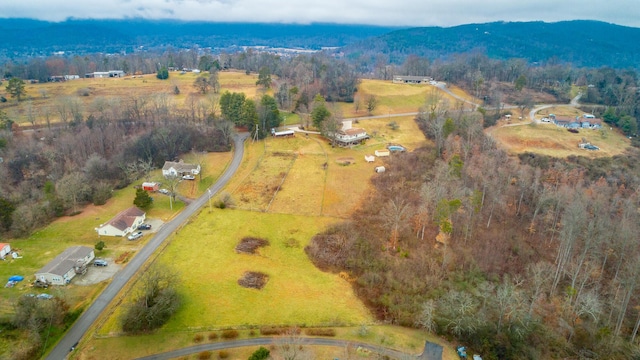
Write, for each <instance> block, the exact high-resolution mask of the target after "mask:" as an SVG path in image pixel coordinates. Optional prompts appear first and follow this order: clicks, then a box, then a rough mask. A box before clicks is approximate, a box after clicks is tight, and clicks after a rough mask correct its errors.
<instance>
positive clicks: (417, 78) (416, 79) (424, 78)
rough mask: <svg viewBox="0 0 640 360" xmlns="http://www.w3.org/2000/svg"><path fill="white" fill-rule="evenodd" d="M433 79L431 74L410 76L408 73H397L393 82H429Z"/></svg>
mask: <svg viewBox="0 0 640 360" xmlns="http://www.w3.org/2000/svg"><path fill="white" fill-rule="evenodd" d="M432 81H433V78H431V77H429V76H408V75H395V76H394V77H393V80H392V82H393V83H394V84H429V83H431V82H432Z"/></svg>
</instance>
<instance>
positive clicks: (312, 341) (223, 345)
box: [138, 338, 420, 360]
mask: <svg viewBox="0 0 640 360" xmlns="http://www.w3.org/2000/svg"><path fill="white" fill-rule="evenodd" d="M273 342H274V338H254V339H243V340H233V341H223V342H216V343H209V344H200V345H194V346H189V347H186V348H182V349H178V350H173V351H168V352H165V353H161V354H155V355H150V356H145V357H142V358H139V359H138V360H168V359H174V358H178V357H181V356H186V355H190V354H196V353H199V352H201V351H207V350H208V351H215V350H223V349H231V348H237V347H244V346H261V345H271V344H273ZM302 345H314V346H335V347H342V348H344V347H347V346H353V347H356V348H357V347H362V348H365V349H368V350H371V351H374V352H377V353H380V354H383V355H388V356H390V357H392V358H395V359H404V358H407V357H414V358H417V357H418V356H420V355H410V354H405V353H403V352H400V351H396V350H392V349H388V348H385V347H381V346H375V345H371V344H366V343H358V342H352V341H346V340H338V339H326V338H303V340H302Z"/></svg>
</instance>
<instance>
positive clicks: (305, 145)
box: [228, 116, 427, 217]
mask: <svg viewBox="0 0 640 360" xmlns="http://www.w3.org/2000/svg"><path fill="white" fill-rule="evenodd" d="M391 121H393V122H396V124H397V125H398V129H396V130H393V129H392V128H391V127H390V126H388V124H389V122H391ZM353 126H354V127H361V128H364V129H365V130H366V131H367V133H368V134H370V135H371V137H372V138H371V139H369V140H368V141H367V142H366V144H364V145H359V146H355V147H353V148H340V147H333V148H332V147H331V146H330V145H329V143H328V141H327V139H325V138H324V137H322V136H319V135H306V134H301V133H298V134H296V135H295V136H294V137H288V138H272V137H268V138H266V139H264V140H262V141H259V142H255V143H253V142H250V143H249V145H247V153H246V154H247V156H246V160H245V162H244V163H243V167H242V168H241V169H240V171H239V173H238V175H237V176H236V177H235V179H238V180H233V184H231V185H230V186H229V187H228V189H229V190H228V191H229V192H230V193H231V194H232V195H233V197H234V198H235V200H236V205H237V206H238V207H240V208H242V209H248V210H260V211H268V212H274V213H287V214H306V215H326V216H334V217H347V216H349V215H350V214H351V213H352V212H353V210H355V209H356V208H357V207H358V205H359V203H360V201H361V199H362V198H363V196H365V194H366V192H367V191H368V189H369V187H370V183H369V179H370V178H371V176H374V172H373V168H374V167H375V166H379V165H383V164H385V163H388V162H389V161H391V160H392V158H387V159H385V160H382V159H379V158H376V161H375V162H374V163H373V164H369V163H366V162H365V160H364V156H365V155H373V154H374V152H375V150H377V149H384V148H385V147H386V146H387V145H388V144H400V145H402V146H404V147H405V148H406V149H407V150H409V151H411V150H414V149H416V148H418V147H421V146H424V145H425V144H426V142H427V140H426V139H425V137H424V135H423V134H422V132H421V131H420V129H419V128H418V126H417V124H416V122H415V121H414V119H413V117H412V116H407V117H393V118H388V119H387V118H384V119H371V120H361V121H359V122H358V123H354V124H353ZM286 154H291V155H292V156H295V158H291V160H290V161H289V160H287V158H286V156H285V155H286ZM391 166H392V165H391ZM279 186H281V188H280V189H279V190H278V188H279ZM269 202H271V204H270V205H269Z"/></svg>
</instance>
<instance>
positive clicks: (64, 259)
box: [36, 246, 95, 285]
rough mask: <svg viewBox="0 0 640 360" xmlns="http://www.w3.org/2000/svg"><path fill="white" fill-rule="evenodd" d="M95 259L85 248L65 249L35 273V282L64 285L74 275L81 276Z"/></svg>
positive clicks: (88, 248)
mask: <svg viewBox="0 0 640 360" xmlns="http://www.w3.org/2000/svg"><path fill="white" fill-rule="evenodd" d="M94 258H95V254H94V252H93V249H92V248H90V247H87V246H73V247H70V248H67V249H66V250H65V251H63V252H62V253H61V254H60V255H58V256H56V257H55V259H53V260H51V261H50V262H49V263H48V264H47V265H45V266H44V267H43V268H42V269H40V270H38V272H37V273H36V280H39V281H42V282H45V283H48V284H53V285H66V284H68V283H70V282H71V279H73V278H74V277H75V276H76V274H83V273H84V272H85V271H86V268H87V265H88V264H89V263H90V262H91V260H93V259H94Z"/></svg>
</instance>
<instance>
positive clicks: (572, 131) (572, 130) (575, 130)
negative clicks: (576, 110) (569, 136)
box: [567, 129, 580, 134]
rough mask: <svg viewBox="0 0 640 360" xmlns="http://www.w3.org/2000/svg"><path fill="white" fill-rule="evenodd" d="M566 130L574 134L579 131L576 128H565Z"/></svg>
mask: <svg viewBox="0 0 640 360" xmlns="http://www.w3.org/2000/svg"><path fill="white" fill-rule="evenodd" d="M567 131H568V132H570V133H574V134H577V133H579V132H580V131H578V129H567Z"/></svg>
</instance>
